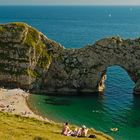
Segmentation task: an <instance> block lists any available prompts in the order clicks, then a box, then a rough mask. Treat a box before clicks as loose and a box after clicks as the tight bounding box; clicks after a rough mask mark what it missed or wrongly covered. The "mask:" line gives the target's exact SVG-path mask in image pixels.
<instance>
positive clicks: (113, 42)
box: [0, 23, 140, 94]
mask: <svg viewBox="0 0 140 140" xmlns="http://www.w3.org/2000/svg"><path fill="white" fill-rule="evenodd" d="M0 57H1V59H0V85H1V86H6V87H7V86H10V87H20V88H23V89H32V90H34V91H37V92H45V93H48V92H52V93H56V92H58V93H68V92H70V93H75V92H96V91H98V90H99V89H104V80H105V74H106V69H107V68H108V67H109V66H113V65H118V66H121V67H122V68H124V69H125V70H126V71H127V72H128V74H129V75H130V77H131V79H132V80H133V81H134V82H135V83H136V86H135V88H134V92H135V93H136V94H138V93H140V61H139V60H140V39H135V40H129V39H128V40H123V39H121V38H119V37H112V38H105V39H102V40H99V41H97V42H96V43H95V44H93V45H90V46H86V47H84V48H81V49H65V48H64V47H63V46H61V45H60V44H58V43H56V42H54V41H51V40H49V39H48V38H47V37H45V36H44V35H43V34H42V33H40V32H38V31H37V30H35V29H33V28H31V27H30V26H28V25H27V24H24V23H12V24H6V25H1V26H0ZM99 86H101V88H100V87H99Z"/></svg>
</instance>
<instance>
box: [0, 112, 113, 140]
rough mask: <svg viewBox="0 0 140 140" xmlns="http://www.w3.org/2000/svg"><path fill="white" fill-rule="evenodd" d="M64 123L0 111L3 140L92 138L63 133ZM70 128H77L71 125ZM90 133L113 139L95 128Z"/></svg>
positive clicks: (0, 137)
mask: <svg viewBox="0 0 140 140" xmlns="http://www.w3.org/2000/svg"><path fill="white" fill-rule="evenodd" d="M61 128H62V124H56V123H53V122H44V121H39V120H37V119H34V118H26V117H21V116H19V115H12V114H8V113H3V112H0V139H1V140H90V139H91V138H75V137H66V136H62V135H61ZM70 128H73V129H74V128H75V127H74V126H70ZM89 134H95V135H96V136H97V138H95V140H113V139H112V138H111V137H109V136H107V135H105V134H103V133H101V132H97V131H95V130H94V129H91V130H90V131H89Z"/></svg>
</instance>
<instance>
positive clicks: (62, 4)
mask: <svg viewBox="0 0 140 140" xmlns="http://www.w3.org/2000/svg"><path fill="white" fill-rule="evenodd" d="M0 6H83V7H84V6H89V7H91V6H140V4H138V5H132V4H131V5H129V4H126V5H125V4H118V5H115V4H114V5H113V4H112V5H111V4H108V5H107V4H102V5H101V4H97V5H96V4H95V5H88V4H87V5H86V4H71V5H70V4H56V5H55V4H45V5H41V4H39V5H37V4H19V5H18V4H9V5H8V4H3V5H0Z"/></svg>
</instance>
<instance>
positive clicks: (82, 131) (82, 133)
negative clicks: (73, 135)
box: [77, 125, 88, 137]
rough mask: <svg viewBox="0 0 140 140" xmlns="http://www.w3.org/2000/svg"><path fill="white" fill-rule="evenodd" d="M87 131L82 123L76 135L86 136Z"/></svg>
mask: <svg viewBox="0 0 140 140" xmlns="http://www.w3.org/2000/svg"><path fill="white" fill-rule="evenodd" d="M87 133H88V129H87V128H86V126H85V125H83V126H82V128H80V129H79V130H78V133H77V136H78V137H87Z"/></svg>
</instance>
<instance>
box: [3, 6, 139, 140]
mask: <svg viewBox="0 0 140 140" xmlns="http://www.w3.org/2000/svg"><path fill="white" fill-rule="evenodd" d="M9 22H26V23H27V24H29V25H31V26H33V27H35V28H36V29H38V30H39V31H41V32H42V33H44V34H45V35H46V36H47V37H48V38H50V39H52V40H55V41H56V42H59V43H60V44H61V45H63V46H64V47H65V48H82V47H84V46H86V45H87V44H93V43H95V42H96V41H97V40H99V39H102V38H105V37H110V36H120V37H122V38H124V39H127V38H132V39H133V38H138V37H140V6H0V23H1V24H2V23H9ZM105 85H106V90H105V92H104V94H95V93H93V94H90V95H89V94H87V95H86V94H84V95H81V96H45V95H41V94H40V93H38V94H32V95H31V96H30V98H29V103H30V106H31V107H32V108H34V110H36V111H37V112H38V113H39V114H40V115H42V116H44V117H48V118H49V119H51V120H54V121H56V122H66V121H67V122H69V123H70V124H76V125H78V126H81V125H83V124H84V125H86V126H87V127H89V128H95V129H97V130H99V131H102V132H104V133H106V134H108V135H111V136H112V137H113V138H114V139H115V140H140V97H139V96H134V95H133V88H134V86H135V83H134V82H133V81H132V80H131V78H130V76H129V75H128V74H127V71H125V70H124V69H123V68H121V67H120V66H112V67H108V69H107V80H106V82H105ZM111 128H118V131H116V132H112V131H110V129H111Z"/></svg>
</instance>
